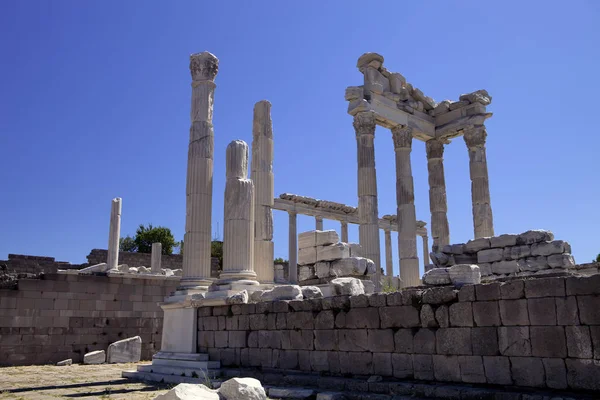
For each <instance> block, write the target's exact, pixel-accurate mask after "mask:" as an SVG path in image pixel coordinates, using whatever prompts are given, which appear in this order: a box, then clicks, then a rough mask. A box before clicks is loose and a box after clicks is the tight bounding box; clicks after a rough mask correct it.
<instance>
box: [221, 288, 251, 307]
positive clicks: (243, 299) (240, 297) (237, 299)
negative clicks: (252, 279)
mask: <svg viewBox="0 0 600 400" xmlns="http://www.w3.org/2000/svg"><path fill="white" fill-rule="evenodd" d="M249 298H250V296H249V295H248V291H247V290H242V291H241V292H239V293H236V294H233V295H231V296H229V297H228V298H227V304H246V303H248V300H249Z"/></svg>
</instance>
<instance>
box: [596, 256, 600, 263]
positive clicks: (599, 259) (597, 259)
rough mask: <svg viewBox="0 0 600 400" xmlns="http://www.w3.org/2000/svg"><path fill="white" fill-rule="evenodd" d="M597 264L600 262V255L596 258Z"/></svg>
mask: <svg viewBox="0 0 600 400" xmlns="http://www.w3.org/2000/svg"><path fill="white" fill-rule="evenodd" d="M596 262H600V254H598V255H597V256H596Z"/></svg>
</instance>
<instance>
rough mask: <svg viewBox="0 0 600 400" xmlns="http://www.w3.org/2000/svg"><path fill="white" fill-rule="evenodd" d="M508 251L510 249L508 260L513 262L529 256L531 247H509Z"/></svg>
mask: <svg viewBox="0 0 600 400" xmlns="http://www.w3.org/2000/svg"><path fill="white" fill-rule="evenodd" d="M508 249H510V258H511V259H513V260H518V259H520V258H525V257H529V256H531V247H530V246H528V245H522V246H514V247H509V248H508ZM505 250H506V249H505ZM505 258H506V257H505Z"/></svg>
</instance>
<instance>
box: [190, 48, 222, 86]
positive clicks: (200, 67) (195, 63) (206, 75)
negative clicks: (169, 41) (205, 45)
mask: <svg viewBox="0 0 600 400" xmlns="http://www.w3.org/2000/svg"><path fill="white" fill-rule="evenodd" d="M190 72H191V74H192V80H194V81H211V82H212V81H214V80H215V77H216V76H217V73H218V72H219V59H218V58H217V57H215V55H214V54H211V53H209V52H208V51H203V52H202V53H195V54H192V55H190Z"/></svg>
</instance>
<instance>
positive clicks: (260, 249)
mask: <svg viewBox="0 0 600 400" xmlns="http://www.w3.org/2000/svg"><path fill="white" fill-rule="evenodd" d="M250 176H251V178H252V181H253V182H254V190H255V204H254V218H255V222H254V226H255V229H254V234H255V236H254V270H255V272H256V275H257V276H258V280H259V281H260V282H262V283H272V282H273V281H274V274H275V269H274V268H275V266H274V265H273V261H274V248H273V210H272V209H273V197H274V189H273V184H274V183H273V182H274V179H273V124H272V122H271V103H269V102H268V101H267V100H262V101H259V102H258V103H256V104H255V105H254V120H253V124H252V165H251V175H250Z"/></svg>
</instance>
